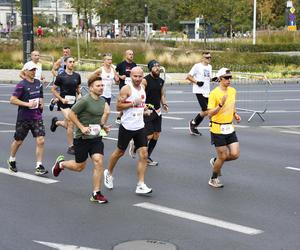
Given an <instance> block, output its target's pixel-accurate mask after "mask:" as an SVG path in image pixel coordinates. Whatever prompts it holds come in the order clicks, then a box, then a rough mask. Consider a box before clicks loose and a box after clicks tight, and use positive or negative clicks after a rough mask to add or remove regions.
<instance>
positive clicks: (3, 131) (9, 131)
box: [0, 130, 15, 133]
mask: <svg viewBox="0 0 300 250" xmlns="http://www.w3.org/2000/svg"><path fill="white" fill-rule="evenodd" d="M14 132H15V130H0V133H14Z"/></svg>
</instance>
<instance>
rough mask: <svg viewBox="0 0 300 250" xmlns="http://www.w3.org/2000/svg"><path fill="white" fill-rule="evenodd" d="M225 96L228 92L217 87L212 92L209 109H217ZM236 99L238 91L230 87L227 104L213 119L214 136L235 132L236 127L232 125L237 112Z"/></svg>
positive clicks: (211, 130) (212, 130) (211, 129)
mask: <svg viewBox="0 0 300 250" xmlns="http://www.w3.org/2000/svg"><path fill="white" fill-rule="evenodd" d="M225 94H226V92H224V91H223V90H221V88H220V87H216V88H215V89H214V90H213V91H211V92H210V95H209V98H208V109H214V108H216V107H217V106H218V105H219V104H220V103H221V100H222V98H223V96H224V95H225ZM235 97H236V90H235V89H234V88H232V87H228V88H227V99H226V102H225V104H224V105H223V107H222V108H221V109H220V110H219V112H218V113H217V114H215V115H214V116H212V117H211V128H210V132H212V133H214V134H229V133H232V132H233V131H234V127H233V125H231V124H232V120H233V116H234V112H235ZM214 122H215V123H214Z"/></svg>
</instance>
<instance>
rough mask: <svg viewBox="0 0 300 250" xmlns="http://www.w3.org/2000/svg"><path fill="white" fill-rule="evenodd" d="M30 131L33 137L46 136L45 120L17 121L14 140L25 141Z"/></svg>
mask: <svg viewBox="0 0 300 250" xmlns="http://www.w3.org/2000/svg"><path fill="white" fill-rule="evenodd" d="M29 130H30V131H31V134H32V136H33V137H38V136H45V126H44V123H43V120H39V121H37V120H32V121H17V123H16V132H15V134H14V139H15V140H16V141H23V140H24V139H25V138H26V136H27V135H28V132H29Z"/></svg>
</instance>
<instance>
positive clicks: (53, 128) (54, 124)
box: [50, 116, 58, 132]
mask: <svg viewBox="0 0 300 250" xmlns="http://www.w3.org/2000/svg"><path fill="white" fill-rule="evenodd" d="M57 121H58V119H57V117H56V116H55V117H53V118H52V121H51V126H50V130H51V131H52V132H55V130H56V128H57V127H58V126H57V125H56V122H57Z"/></svg>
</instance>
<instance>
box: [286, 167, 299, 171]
mask: <svg viewBox="0 0 300 250" xmlns="http://www.w3.org/2000/svg"><path fill="white" fill-rule="evenodd" d="M286 169H289V170H295V171H300V168H293V167H286Z"/></svg>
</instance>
